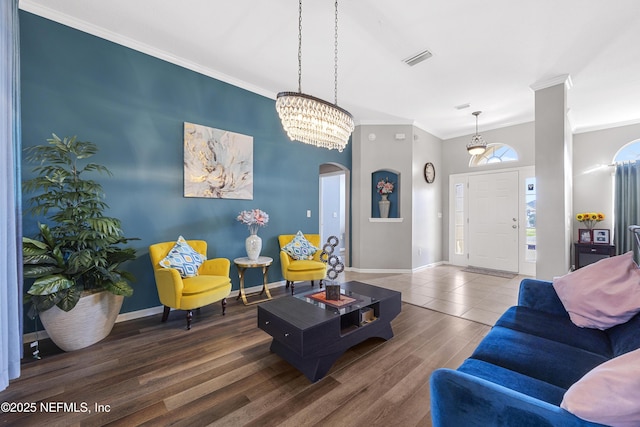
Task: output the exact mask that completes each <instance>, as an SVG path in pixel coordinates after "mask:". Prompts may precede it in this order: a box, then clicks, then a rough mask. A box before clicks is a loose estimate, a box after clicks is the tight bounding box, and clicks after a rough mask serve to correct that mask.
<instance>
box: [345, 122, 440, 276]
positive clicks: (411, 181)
mask: <svg viewBox="0 0 640 427" xmlns="http://www.w3.org/2000/svg"><path fill="white" fill-rule="evenodd" d="M397 134H403V135H404V139H398V138H397V137H396V135H397ZM370 135H375V138H373V137H370ZM414 135H415V138H414ZM352 143H353V147H352V150H353V151H352V153H353V156H352V158H353V160H352V169H353V175H352V177H353V242H354V244H353V246H354V251H353V257H352V261H353V263H352V266H353V268H354V269H356V270H369V271H371V270H377V271H380V270H400V271H411V270H415V269H417V268H420V267H422V266H425V265H428V264H431V263H435V262H438V261H441V260H442V242H441V238H442V237H441V236H442V233H441V228H442V221H441V220H440V219H439V218H438V212H440V207H441V205H442V200H441V194H440V191H441V190H440V188H441V187H440V185H439V184H437V182H438V181H439V180H441V179H442V176H440V175H439V174H438V176H437V177H436V183H434V184H427V183H426V182H425V180H424V177H423V169H424V164H425V163H426V162H432V163H434V165H435V166H436V171H437V170H438V168H439V165H440V164H441V161H442V160H441V159H442V153H441V140H440V139H438V138H436V137H434V136H433V135H430V134H429V133H427V132H425V131H422V130H420V129H417V128H415V127H413V126H411V125H361V126H358V127H356V130H355V131H354V133H353V136H352ZM380 169H388V170H393V171H397V172H398V173H399V175H400V178H399V182H400V188H399V189H398V191H399V197H400V216H401V217H402V221H401V222H398V221H388V222H386V221H380V220H378V221H370V217H371V185H372V183H371V174H372V172H374V171H377V170H380Z"/></svg>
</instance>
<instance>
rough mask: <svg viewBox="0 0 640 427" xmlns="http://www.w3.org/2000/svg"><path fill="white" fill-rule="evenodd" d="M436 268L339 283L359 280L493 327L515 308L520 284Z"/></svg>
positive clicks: (350, 276)
mask: <svg viewBox="0 0 640 427" xmlns="http://www.w3.org/2000/svg"><path fill="white" fill-rule="evenodd" d="M462 268H463V267H457V266H452V265H439V266H435V267H429V268H425V269H424V270H420V271H418V272H415V273H401V274H394V273H358V272H353V271H347V272H345V273H343V274H344V279H342V278H341V279H342V280H358V281H361V282H365V283H370V284H372V285H376V286H380V287H383V288H389V289H395V290H397V291H400V292H402V301H404V302H407V303H409V304H414V305H419V306H421V307H425V308H429V309H432V310H436V311H439V312H442V313H446V314H451V315H453V316H457V317H462V318H464V319H469V320H473V321H475V322H479V323H484V324H486V325H490V326H492V325H493V324H495V322H496V320H498V318H499V317H500V316H501V315H502V313H504V311H505V310H506V309H508V308H509V307H511V306H513V305H516V304H517V298H518V288H519V286H520V281H521V280H522V279H524V278H525V277H527V276H516V277H515V278H513V279H505V278H502V277H495V276H489V275H486V274H478V273H469V272H465V271H462Z"/></svg>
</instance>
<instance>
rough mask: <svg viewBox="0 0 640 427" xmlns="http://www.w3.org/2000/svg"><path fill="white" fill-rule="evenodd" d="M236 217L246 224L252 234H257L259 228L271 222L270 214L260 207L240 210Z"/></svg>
mask: <svg viewBox="0 0 640 427" xmlns="http://www.w3.org/2000/svg"><path fill="white" fill-rule="evenodd" d="M236 219H237V220H238V221H240V222H241V223H243V224H245V225H246V226H247V227H248V228H249V232H250V233H251V234H256V233H257V232H258V228H260V227H264V226H265V225H267V223H268V222H269V214H268V213H266V212H265V211H261V210H260V209H251V210H247V211H242V212H240V213H239V214H238V216H237V218H236Z"/></svg>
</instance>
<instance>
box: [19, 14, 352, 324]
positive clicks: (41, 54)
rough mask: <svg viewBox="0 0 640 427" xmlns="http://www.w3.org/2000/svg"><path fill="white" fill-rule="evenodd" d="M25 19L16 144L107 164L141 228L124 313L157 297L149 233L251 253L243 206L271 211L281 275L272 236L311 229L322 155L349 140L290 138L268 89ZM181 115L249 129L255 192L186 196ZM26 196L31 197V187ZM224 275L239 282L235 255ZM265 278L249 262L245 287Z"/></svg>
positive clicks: (116, 193)
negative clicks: (69, 141) (83, 143)
mask: <svg viewBox="0 0 640 427" xmlns="http://www.w3.org/2000/svg"><path fill="white" fill-rule="evenodd" d="M20 27H21V28H20V43H21V61H22V64H21V65H22V72H21V78H22V126H23V129H22V136H23V145H24V146H25V147H26V146H30V145H36V144H41V143H44V142H46V139H47V138H49V137H50V136H51V134H52V133H55V134H57V135H58V136H60V137H64V136H73V135H77V136H78V138H79V139H81V140H89V141H92V142H94V143H96V144H98V146H99V147H100V151H99V152H98V154H97V155H96V156H95V157H94V159H95V161H96V162H97V163H101V164H104V165H105V166H107V167H108V168H109V169H110V170H111V172H113V177H98V178H97V180H98V181H100V183H101V184H102V185H103V187H104V190H105V193H106V195H107V199H106V201H107V203H108V204H109V206H110V211H109V212H108V214H109V215H111V216H114V217H117V218H120V219H121V220H122V224H123V228H124V230H125V233H126V235H127V236H128V237H138V238H140V240H139V241H135V242H133V246H134V247H135V248H136V249H137V251H138V259H137V260H136V261H134V262H131V263H130V265H129V266H128V268H129V270H130V271H132V272H133V273H134V274H135V275H136V277H137V278H138V280H137V282H136V283H134V289H135V293H134V295H133V296H132V297H130V298H126V299H125V303H124V306H123V309H122V312H130V311H135V310H141V309H144V308H149V307H155V306H158V305H160V302H159V300H158V296H157V292H156V288H155V282H154V279H153V272H152V268H151V263H150V261H149V254H148V246H149V245H150V244H152V243H156V242H162V241H170V240H175V239H177V238H178V236H179V235H183V236H184V237H185V238H187V239H204V240H207V241H208V244H209V253H208V255H209V257H210V258H213V257H225V258H229V259H231V260H233V259H234V258H236V257H239V256H246V252H245V250H244V240H245V238H246V237H247V236H248V231H247V228H246V226H243V225H242V224H240V223H239V222H237V221H236V220H235V217H236V216H237V214H238V212H239V211H241V210H244V209H252V208H260V209H262V210H264V211H266V212H267V213H269V215H270V221H269V224H268V226H267V227H264V228H262V229H261V230H260V231H259V233H258V234H259V235H260V236H261V237H262V240H263V250H262V254H263V255H266V256H270V257H272V258H274V264H273V266H272V267H271V268H270V270H269V281H272V282H273V281H278V280H282V275H281V272H280V261H279V250H278V242H277V235H278V234H285V233H287V234H288V233H291V234H293V233H295V232H297V231H298V230H302V231H303V232H305V233H318V231H319V230H318V228H319V224H318V223H319V219H318V213H319V200H318V199H319V195H318V192H319V179H318V174H319V166H320V165H321V164H322V163H327V162H334V163H339V164H342V165H344V166H346V167H347V168H348V169H351V144H349V146H348V147H347V149H346V150H345V151H344V152H342V153H339V152H337V151H335V150H332V151H329V150H325V149H319V148H315V147H312V146H309V145H306V144H301V143H298V142H291V141H289V139H288V137H287V136H286V134H285V133H284V131H283V130H282V127H281V125H280V121H279V119H278V115H277V112H276V110H275V101H274V100H273V99H269V98H266V97H263V96H261V95H257V94H255V93H252V92H249V91H246V90H243V89H241V88H238V87H235V86H233V85H230V84H227V83H224V82H221V81H218V80H216V79H213V78H210V77H207V76H204V75H202V74H199V73H196V72H194V71H191V70H188V69H185V68H182V67H180V66H177V65H174V64H171V63H168V62H165V61H162V60H160V59H157V58H154V57H152V56H149V55H146V54H143V53H140V52H138V51H135V50H132V49H129V48H126V47H123V46H121V45H118V44H115V43H112V42H109V41H106V40H104V39H100V38H98V37H95V36H92V35H89V34H87V33H84V32H81V31H78V30H75V29H72V28H69V27H67V26H64V25H61V24H58V23H55V22H53V21H50V20H47V19H44V18H41V17H39V16H36V15H33V14H30V13H28V12H24V11H21V12H20ZM264 66H265V67H268V66H269V64H264ZM292 83H294V82H292ZM283 89H286V88H283ZM185 121H187V122H191V123H197V124H201V125H205V126H210V127H214V128H219V129H225V130H229V131H233V132H237V133H242V134H245V135H251V136H253V150H254V153H253V154H254V171H253V172H254V199H253V200H229V199H204V198H184V197H183V143H182V141H183V122H185ZM22 168H23V169H22V170H23V176H22V178H23V180H24V179H28V178H29V177H31V176H32V175H31V169H32V165H29V164H24V163H23V165H22ZM23 197H24V199H25V203H26V200H27V199H28V197H29V195H28V194H24V195H23ZM307 209H310V210H311V211H312V217H311V218H307V217H306V212H307ZM37 220H38V219H37V218H32V217H31V216H29V215H25V217H24V235H25V236H33V235H34V234H36V223H37ZM231 278H232V281H233V288H234V289H238V277H237V270H236V269H235V267H234V266H233V265H232V267H231ZM260 281H261V277H260V272H259V271H258V270H257V269H252V270H249V271H248V272H247V275H246V277H245V283H246V285H247V286H255V285H258V284H259V283H260ZM25 325H26V328H25V329H29V325H33V321H25ZM31 330H33V329H31ZM26 331H27V332H29V331H28V330H26Z"/></svg>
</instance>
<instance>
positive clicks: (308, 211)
mask: <svg viewBox="0 0 640 427" xmlns="http://www.w3.org/2000/svg"><path fill="white" fill-rule="evenodd" d="M307 218H311V209H307Z"/></svg>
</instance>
